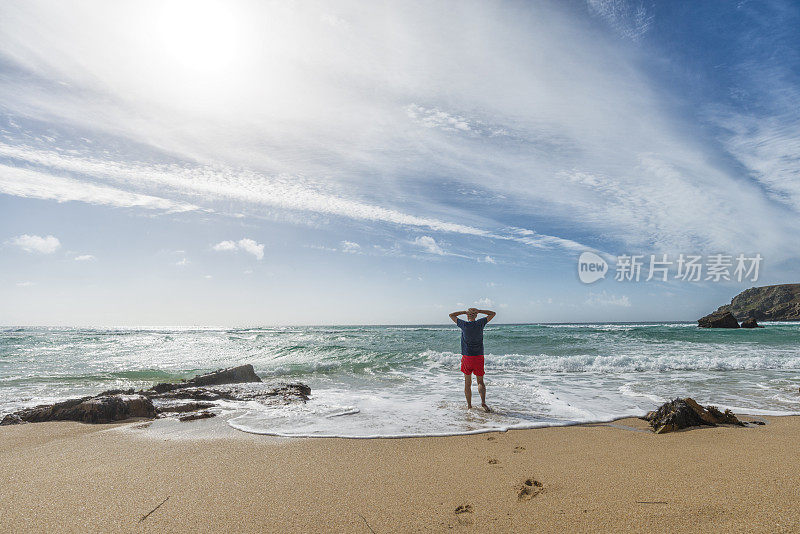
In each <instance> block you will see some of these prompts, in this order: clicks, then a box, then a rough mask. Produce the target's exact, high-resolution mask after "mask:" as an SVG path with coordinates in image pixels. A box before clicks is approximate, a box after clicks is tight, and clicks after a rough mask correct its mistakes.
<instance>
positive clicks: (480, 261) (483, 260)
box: [478, 254, 497, 264]
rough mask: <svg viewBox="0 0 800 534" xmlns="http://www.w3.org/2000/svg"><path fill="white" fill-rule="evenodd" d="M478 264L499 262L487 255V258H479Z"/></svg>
mask: <svg viewBox="0 0 800 534" xmlns="http://www.w3.org/2000/svg"><path fill="white" fill-rule="evenodd" d="M478 263H493V264H496V263H497V262H496V261H495V259H494V258H493V257H491V256H489V255H488V254H487V255H486V256H484V257H482V258H481V257H479V258H478Z"/></svg>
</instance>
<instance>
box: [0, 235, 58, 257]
mask: <svg viewBox="0 0 800 534" xmlns="http://www.w3.org/2000/svg"><path fill="white" fill-rule="evenodd" d="M8 243H9V244H11V245H15V246H17V247H19V248H21V249H22V250H24V251H25V252H38V253H40V254H52V253H53V252H55V251H56V250H58V249H59V248H60V247H61V242H60V241H59V240H58V238H56V237H53V236H51V235H48V236H47V237H41V236H38V235H28V234H24V235H20V236H17V237H14V238H12V239H10V240H9V241H8Z"/></svg>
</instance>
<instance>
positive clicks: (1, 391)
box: [0, 323, 800, 437]
mask: <svg viewBox="0 0 800 534" xmlns="http://www.w3.org/2000/svg"><path fill="white" fill-rule="evenodd" d="M799 341H800V323H797V324H785V323H780V324H774V325H768V328H765V329H759V330H758V331H725V332H723V331H703V330H699V329H698V328H697V327H696V326H694V325H693V324H686V323H675V324H636V323H627V324H599V323H598V324H591V325H585V324H571V325H508V326H505V325H494V324H492V325H490V328H488V329H487V331H486V342H485V344H486V348H487V355H486V371H487V375H486V384H487V389H488V402H489V404H490V405H491V406H492V408H493V409H494V410H495V411H494V413H492V414H484V413H483V412H481V411H478V410H476V409H473V410H472V411H467V410H466V409H465V400H464V396H463V378H462V377H463V375H461V373H460V372H459V363H460V359H461V356H460V354H458V353H457V352H455V351H457V350H458V331H457V329H456V328H455V327H454V326H453V325H447V326H442V327H437V326H410V327H342V328H340V327H285V328H284V327H282V328H249V329H227V330H224V329H163V328H160V329H142V328H140V329H136V328H125V329H106V330H92V329H58V328H48V329H15V328H7V329H4V330H3V331H0V416H2V415H3V414H4V413H7V412H10V411H13V410H16V409H19V408H21V407H24V406H30V405H33V404H38V403H42V402H53V401H55V400H63V399H65V398H69V397H75V396H80V395H89V394H93V393H98V392H99V391H102V390H104V389H109V388H127V387H136V388H139V387H148V386H149V385H151V384H152V383H153V382H158V381H174V380H178V379H180V378H188V377H190V376H193V375H194V374H196V373H197V372H200V371H204V370H213V369H216V368H220V367H226V366H229V365H236V364H240V363H252V364H253V365H254V366H255V368H256V371H257V372H258V373H259V374H260V375H261V376H262V377H263V378H264V379H265V380H267V381H270V380H280V381H300V382H304V383H307V384H309V385H310V386H311V388H312V396H311V399H310V400H309V402H308V403H306V404H288V405H277V406H273V405H270V406H265V405H263V404H260V403H258V402H248V403H239V402H223V403H221V406H220V408H219V409H220V410H221V412H222V413H223V414H224V415H225V419H228V420H229V424H230V425H231V426H232V427H234V428H237V429H239V430H243V431H247V432H254V433H262V434H270V435H276V436H346V437H376V436H381V437H401V436H428V435H453V434H467V433H478V432H488V431H503V430H509V429H516V428H535V427H541V426H554V425H569V424H575V423H588V422H603V421H610V420H613V419H616V418H619V417H622V416H629V415H633V416H635V415H642V414H644V413H646V412H647V411H649V410H651V409H653V408H655V407H656V406H657V405H658V404H660V403H661V402H663V401H665V400H668V399H672V398H675V397H681V396H687V395H688V396H692V397H694V398H695V399H696V400H697V401H698V402H701V403H703V404H714V405H717V406H719V407H721V408H726V407H727V408H731V409H733V410H734V411H735V412H739V413H750V414H763V415H775V414H780V415H785V414H798V413H800V394H798V387H800V348H799V343H798V342H799ZM473 403H474V404H475V405H477V404H478V391H477V387H475V386H473Z"/></svg>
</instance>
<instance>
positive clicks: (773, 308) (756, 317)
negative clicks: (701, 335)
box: [697, 284, 800, 328]
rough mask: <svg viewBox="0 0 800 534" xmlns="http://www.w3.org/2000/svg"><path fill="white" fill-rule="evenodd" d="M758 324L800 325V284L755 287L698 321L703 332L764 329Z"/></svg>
mask: <svg viewBox="0 0 800 534" xmlns="http://www.w3.org/2000/svg"><path fill="white" fill-rule="evenodd" d="M758 321H800V284H779V285H774V286H763V287H751V288H750V289H746V290H744V291H742V292H741V293H739V294H738V295H736V296H735V297H733V299H732V300H731V303H730V304H725V305H724V306H720V307H719V308H718V309H717V311H715V312H714V313H711V314H709V315H706V316H705V317H702V318H700V319H698V321H697V323H698V326H700V327H701V328H740V325H739V322H741V328H760V327H759V325H758Z"/></svg>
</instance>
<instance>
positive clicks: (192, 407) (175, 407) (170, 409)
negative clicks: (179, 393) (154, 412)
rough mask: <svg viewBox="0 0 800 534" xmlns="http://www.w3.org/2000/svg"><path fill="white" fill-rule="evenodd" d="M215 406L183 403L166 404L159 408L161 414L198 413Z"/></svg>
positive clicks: (211, 404)
mask: <svg viewBox="0 0 800 534" xmlns="http://www.w3.org/2000/svg"><path fill="white" fill-rule="evenodd" d="M214 406H215V404H214V403H213V402H183V403H179V404H165V405H161V406H158V407H157V408H158V411H159V412H161V413H184V412H196V411H198V410H204V409H206V408H213V407H214Z"/></svg>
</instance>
